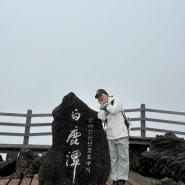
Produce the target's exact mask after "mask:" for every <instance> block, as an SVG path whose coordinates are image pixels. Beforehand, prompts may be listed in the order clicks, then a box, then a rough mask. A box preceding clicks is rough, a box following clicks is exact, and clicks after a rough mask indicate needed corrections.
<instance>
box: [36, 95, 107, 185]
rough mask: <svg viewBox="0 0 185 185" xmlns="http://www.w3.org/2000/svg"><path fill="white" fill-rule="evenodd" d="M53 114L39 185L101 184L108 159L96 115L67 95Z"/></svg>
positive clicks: (100, 126) (102, 183)
mask: <svg viewBox="0 0 185 185" xmlns="http://www.w3.org/2000/svg"><path fill="white" fill-rule="evenodd" d="M52 115H53V117H54V121H53V123H52V135H53V142H52V146H51V148H50V149H49V151H48V152H47V153H46V154H45V155H44V156H43V157H42V160H41V167H40V171H39V185H104V184H105V183H106V181H107V179H108V176H109V170H110V160H109V151H108V144H107V140H106V138H105V135H104V131H103V127H102V123H101V121H100V120H99V119H98V118H97V112H96V111H94V110H92V109H90V108H89V107H88V106H87V105H86V104H85V103H84V102H82V101H81V100H80V99H79V98H77V97H76V95H75V94H74V93H69V94H67V95H66V96H64V98H63V100H62V103H61V104H60V105H59V106H58V107H56V108H55V109H54V110H53V112H52Z"/></svg>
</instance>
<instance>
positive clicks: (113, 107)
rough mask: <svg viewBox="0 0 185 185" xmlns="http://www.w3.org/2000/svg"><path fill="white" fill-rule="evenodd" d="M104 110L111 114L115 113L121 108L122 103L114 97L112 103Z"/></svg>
mask: <svg viewBox="0 0 185 185" xmlns="http://www.w3.org/2000/svg"><path fill="white" fill-rule="evenodd" d="M106 110H107V111H108V112H109V113H111V114H117V113H118V112H121V111H122V110H123V105H122V103H121V102H120V100H119V99H118V98H115V99H114V104H113V105H112V104H111V103H109V104H108V105H107V107H106Z"/></svg>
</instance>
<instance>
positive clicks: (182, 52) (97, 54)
mask: <svg viewBox="0 0 185 185" xmlns="http://www.w3.org/2000/svg"><path fill="white" fill-rule="evenodd" d="M0 84H1V90H0V112H16V113H17V112H18V113H25V112H26V110H27V109H32V110H33V112H34V113H50V112H51V111H52V110H53V109H54V108H55V107H56V106H57V105H58V104H60V103H61V100H62V98H63V96H65V95H66V94H67V93H69V92H74V93H75V94H76V95H77V96H78V97H79V98H80V99H82V100H83V101H84V102H85V103H87V104H88V105H89V106H90V107H91V108H93V109H96V110H98V107H99V105H98V103H97V101H96V100H95V99H94V95H95V92H96V90H97V89H99V88H105V89H106V90H107V91H108V92H109V94H110V95H115V96H118V97H119V98H120V99H121V100H122V102H123V105H124V107H125V108H138V107H139V106H140V104H141V103H145V104H146V107H149V108H156V109H164V110H174V111H185V1H184V0H178V1H177V0H163V1H161V0H155V1H154V0H150V1H148V0H139V1H138V0H117V1H111V0H102V1H96V0H93V1H58V0H54V1H49V0H38V1H36V0H33V1H24V0H16V1H14V0H10V1H6V0H1V1H0Z"/></svg>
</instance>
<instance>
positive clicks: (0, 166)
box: [0, 159, 16, 178]
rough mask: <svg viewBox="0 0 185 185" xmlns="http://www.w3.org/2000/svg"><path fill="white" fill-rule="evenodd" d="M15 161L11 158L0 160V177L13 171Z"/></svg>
mask: <svg viewBox="0 0 185 185" xmlns="http://www.w3.org/2000/svg"><path fill="white" fill-rule="evenodd" d="M15 167H16V161H15V160H13V159H8V160H6V161H1V162H0V177H3V178H4V177H5V176H9V175H10V174H12V173H13V172H15Z"/></svg>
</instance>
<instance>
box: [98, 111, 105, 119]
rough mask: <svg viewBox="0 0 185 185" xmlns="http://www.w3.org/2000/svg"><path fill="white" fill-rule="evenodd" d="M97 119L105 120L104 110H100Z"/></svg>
mask: <svg viewBox="0 0 185 185" xmlns="http://www.w3.org/2000/svg"><path fill="white" fill-rule="evenodd" d="M98 118H99V119H101V120H102V121H105V120H106V119H107V118H106V113H105V110H101V109H100V111H99V112H98Z"/></svg>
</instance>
